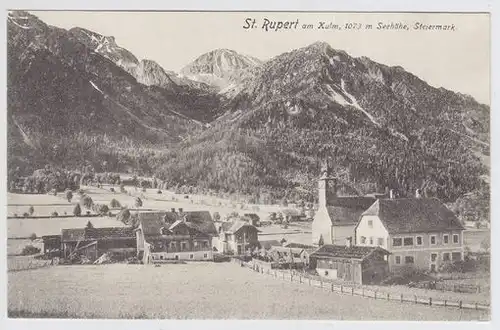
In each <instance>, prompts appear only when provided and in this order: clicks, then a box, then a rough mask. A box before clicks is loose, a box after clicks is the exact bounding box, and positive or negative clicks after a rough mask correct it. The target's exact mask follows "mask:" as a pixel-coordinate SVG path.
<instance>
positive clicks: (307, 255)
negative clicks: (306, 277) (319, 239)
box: [285, 242, 317, 266]
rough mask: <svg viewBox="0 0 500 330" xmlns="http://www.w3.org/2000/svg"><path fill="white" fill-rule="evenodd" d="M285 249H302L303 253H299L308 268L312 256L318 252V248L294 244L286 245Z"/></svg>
mask: <svg viewBox="0 0 500 330" xmlns="http://www.w3.org/2000/svg"><path fill="white" fill-rule="evenodd" d="M285 247H286V248H291V249H300V250H301V252H299V254H300V257H301V258H302V260H303V261H304V263H305V265H306V266H308V265H309V262H310V255H311V254H312V253H313V252H314V251H316V250H317V247H315V246H313V245H307V244H300V243H293V242H291V243H288V244H285Z"/></svg>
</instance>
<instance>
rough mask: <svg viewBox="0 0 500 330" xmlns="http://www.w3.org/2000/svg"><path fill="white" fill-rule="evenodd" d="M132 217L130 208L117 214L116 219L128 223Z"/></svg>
mask: <svg viewBox="0 0 500 330" xmlns="http://www.w3.org/2000/svg"><path fill="white" fill-rule="evenodd" d="M129 219H130V211H129V210H128V209H123V210H121V211H120V212H118V214H117V215H116V220H118V221H121V222H123V223H124V224H128V223H129Z"/></svg>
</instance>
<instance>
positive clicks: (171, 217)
mask: <svg viewBox="0 0 500 330" xmlns="http://www.w3.org/2000/svg"><path fill="white" fill-rule="evenodd" d="M138 220H139V223H140V224H141V225H142V230H143V232H144V235H158V233H159V232H160V228H162V227H165V228H168V227H171V225H173V224H175V223H176V222H179V221H181V220H185V221H186V224H187V225H188V226H189V227H190V228H193V229H196V230H197V231H199V232H202V233H204V234H210V235H217V230H216V229H215V225H214V222H213V220H212V216H211V215H210V212H208V211H188V212H182V213H178V212H141V213H139V215H138ZM166 223H167V224H169V226H165V224H166ZM172 228H173V227H172Z"/></svg>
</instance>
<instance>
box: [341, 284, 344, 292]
mask: <svg viewBox="0 0 500 330" xmlns="http://www.w3.org/2000/svg"><path fill="white" fill-rule="evenodd" d="M340 293H344V286H343V285H342V284H341V285H340Z"/></svg>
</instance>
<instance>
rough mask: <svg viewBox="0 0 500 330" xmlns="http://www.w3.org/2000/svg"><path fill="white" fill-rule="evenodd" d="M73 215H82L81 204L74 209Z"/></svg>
mask: <svg viewBox="0 0 500 330" xmlns="http://www.w3.org/2000/svg"><path fill="white" fill-rule="evenodd" d="M73 214H74V215H75V217H79V216H81V215H82V208H81V207H80V204H76V205H75V208H74V209H73Z"/></svg>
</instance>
